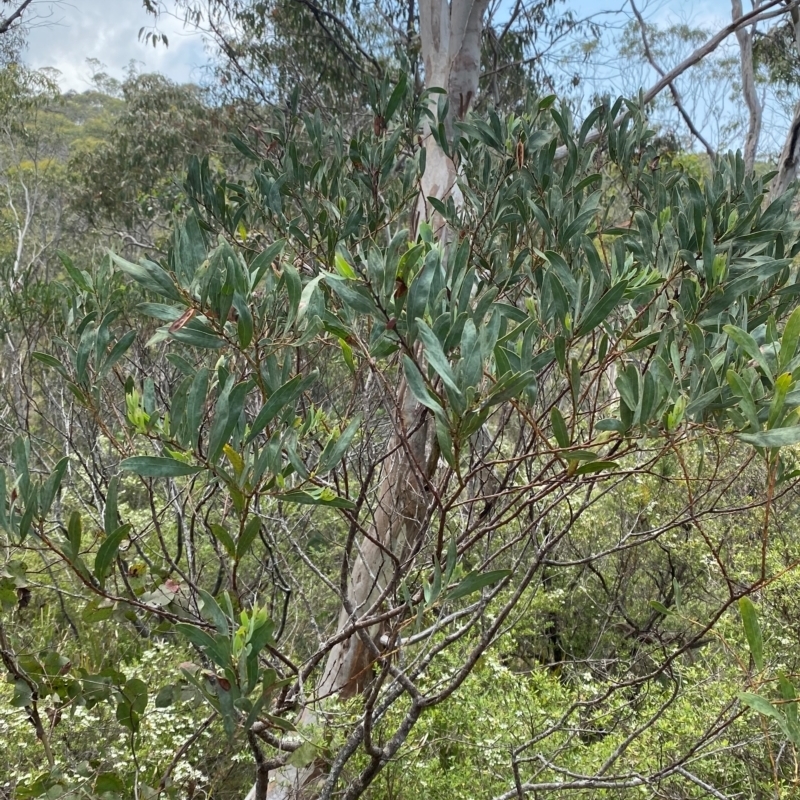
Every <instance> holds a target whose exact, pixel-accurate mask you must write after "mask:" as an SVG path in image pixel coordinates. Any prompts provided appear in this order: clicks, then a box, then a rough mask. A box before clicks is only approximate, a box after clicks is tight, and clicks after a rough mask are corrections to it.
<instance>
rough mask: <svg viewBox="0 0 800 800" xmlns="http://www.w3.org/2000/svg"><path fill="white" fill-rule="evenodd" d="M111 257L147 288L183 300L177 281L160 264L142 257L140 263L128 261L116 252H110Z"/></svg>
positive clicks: (176, 299)
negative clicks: (177, 287) (176, 286)
mask: <svg viewBox="0 0 800 800" xmlns="http://www.w3.org/2000/svg"><path fill="white" fill-rule="evenodd" d="M110 256H111V259H112V260H113V261H114V263H115V264H116V265H117V266H118V267H119V268H120V269H121V270H122V271H123V272H127V273H128V275H130V276H131V277H132V278H133V279H134V280H135V281H136V282H137V283H140V284H141V285H142V286H144V288H145V289H147V290H148V291H151V292H153V293H155V294H159V295H161V296H162V297H166V298H168V299H170V300H174V301H176V302H178V303H181V302H183V298H182V297H181V294H180V292H179V291H178V290H177V289H176V288H175V283H174V281H173V280H172V278H171V277H170V275H169V273H168V272H165V271H164V270H163V269H162V268H161V267H160V266H159V265H158V264H156V263H155V262H153V261H148V260H147V259H142V261H141V262H140V263H139V264H134V263H132V262H130V261H126V260H125V259H124V258H121V257H120V256H118V255H117V254H116V253H110Z"/></svg>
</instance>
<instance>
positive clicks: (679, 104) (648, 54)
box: [631, 0, 753, 158]
mask: <svg viewBox="0 0 800 800" xmlns="http://www.w3.org/2000/svg"><path fill="white" fill-rule="evenodd" d="M737 1H738V0H733V2H737ZM631 8H632V9H633V13H634V15H635V16H636V20H637V22H638V23H639V30H640V31H641V34H642V45H643V47H644V54H645V58H647V60H648V61H649V62H650V66H651V67H652V68H653V69H654V70H655V71H656V72H657V73H658V74H659V75H660V76H661V77H662V78H663V77H664V75H665V72H664V70H663V69H662V68H661V65H660V64H659V63H658V61H656V57H655V55H654V54H653V51H652V48H651V47H650V40H649V39H648V36H647V23H646V22H645V21H644V17H643V16H642V15H641V13H640V11H639V9H638V8H637V7H636V3H635V2H634V0H631ZM752 49H753V48H752V44H751V47H750V52H751V56H752ZM751 65H752V59H751ZM667 85H668V86H669V90H670V93H671V94H672V99H673V100H674V101H675V107H676V108H677V109H678V113H679V114H680V115H681V116H682V117H683V121H684V122H685V123H686V126H687V127H688V128H689V130H690V131H691V132H692V136H694V137H695V139H697V140H698V141H699V142H700V144H702V145H703V147H705V149H706V152H707V153H708V155H709V156H711V158H714V148H713V147H712V146H711V145H710V144H709V142H708V141H707V140H706V138H705V137H704V136H703V134H702V133H700V131H699V130H698V128H697V126H696V125H695V124H694V122H693V121H692V118H691V117H690V116H689V112H688V111H687V110H686V107H685V106H684V105H683V101H682V100H681V96H680V93H679V92H678V87H677V86H676V85H675V82H674V81H670V82H669V83H668V84H667Z"/></svg>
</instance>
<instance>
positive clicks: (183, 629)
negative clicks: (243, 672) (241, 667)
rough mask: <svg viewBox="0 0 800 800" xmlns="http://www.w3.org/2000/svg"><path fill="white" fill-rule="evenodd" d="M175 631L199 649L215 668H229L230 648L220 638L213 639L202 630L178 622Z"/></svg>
mask: <svg viewBox="0 0 800 800" xmlns="http://www.w3.org/2000/svg"><path fill="white" fill-rule="evenodd" d="M175 630H176V631H178V632H179V633H182V634H183V635H184V636H185V637H186V638H187V639H188V640H189V641H190V642H191V643H192V644H193V645H195V647H199V648H200V649H201V650H202V651H203V652H204V653H205V654H206V655H207V656H208V657H209V658H210V659H211V660H212V661H213V662H214V663H215V664H216V665H217V666H219V667H222V668H223V669H224V668H225V667H228V666H230V660H231V659H230V648H229V647H227V646H226V643H225V642H223V641H222V637H219V638H214V637H212V636H211V635H210V634H208V633H206V632H205V631H204V630H203V629H202V628H197V627H195V626H194V625H189V624H188V623H186V622H179V623H177V625H175Z"/></svg>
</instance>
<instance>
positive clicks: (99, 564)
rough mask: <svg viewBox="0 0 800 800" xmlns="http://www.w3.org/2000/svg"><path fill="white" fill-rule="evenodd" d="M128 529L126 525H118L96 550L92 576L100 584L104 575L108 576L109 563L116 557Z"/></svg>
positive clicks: (128, 526) (128, 525)
mask: <svg viewBox="0 0 800 800" xmlns="http://www.w3.org/2000/svg"><path fill="white" fill-rule="evenodd" d="M130 529H131V526H130V524H128V523H126V524H125V525H120V527H119V528H117V529H116V530H115V531H114V532H113V533H112V534H110V535H109V536H106V538H105V541H104V542H103V544H101V545H100V547H99V549H98V550H97V555H96V556H95V557H94V574H95V577H96V578H97V580H99V581H100V582H101V583H102V582H103V581H104V580H105V578H106V575H108V569H109V567H110V566H111V562H112V561H113V560H114V559H115V558H116V557H117V552H118V551H119V546H120V545H121V544H122V540H123V539H124V538H125V537H126V536H127V535H128V531H129V530H130Z"/></svg>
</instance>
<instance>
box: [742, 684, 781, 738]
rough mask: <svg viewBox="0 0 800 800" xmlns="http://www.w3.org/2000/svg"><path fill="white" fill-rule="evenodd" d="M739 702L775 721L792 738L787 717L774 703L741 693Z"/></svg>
mask: <svg viewBox="0 0 800 800" xmlns="http://www.w3.org/2000/svg"><path fill="white" fill-rule="evenodd" d="M739 700H741V701H742V702H743V703H744V704H745V705H746V706H750V708H752V709H753V711H757V712H758V713H759V714H763V715H764V716H765V717H771V718H772V719H774V720H775V721H776V722H777V723H778V725H779V726H780V728H781V730H782V731H783V732H784V734H786V736H787V737H789V736H790V733H789V726H788V725H787V723H786V717H784V715H783V714H781V712H780V711H778V709H777V708H775V706H774V705H772V703H770V702H769V700H767V699H766V698H765V697H761V695H758V694H751V693H750V692H741V693H740V694H739Z"/></svg>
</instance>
